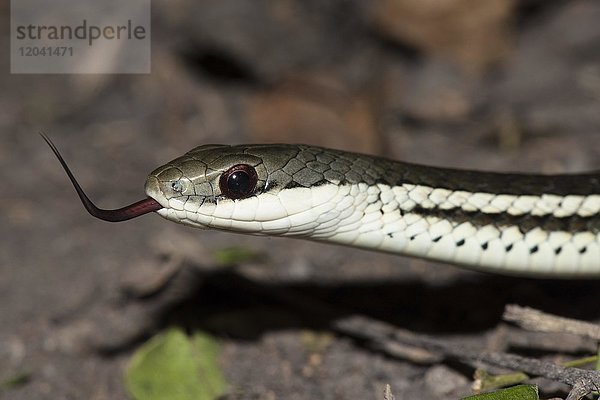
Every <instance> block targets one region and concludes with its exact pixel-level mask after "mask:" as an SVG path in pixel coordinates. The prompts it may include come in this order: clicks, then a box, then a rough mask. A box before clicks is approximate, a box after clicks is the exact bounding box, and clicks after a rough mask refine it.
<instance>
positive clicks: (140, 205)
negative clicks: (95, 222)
mask: <svg viewBox="0 0 600 400" xmlns="http://www.w3.org/2000/svg"><path fill="white" fill-rule="evenodd" d="M40 135H41V136H42V138H43V139H44V140H45V141H46V143H48V146H50V149H52V152H53V153H54V155H56V158H58V161H59V162H60V165H62V167H63V169H64V170H65V172H66V173H67V176H68V177H69V179H70V180H71V183H72V184H73V187H74V188H75V191H76V192H77V195H78V196H79V198H80V199H81V203H82V204H83V206H84V207H85V209H86V210H87V212H88V213H90V215H92V216H94V217H96V218H98V219H101V220H103V221H108V222H121V221H127V220H129V219H132V218H136V217H139V216H141V215H144V214H148V213H150V212H152V211H158V210H160V209H161V208H163V206H161V205H160V204H159V203H158V202H157V201H156V200H154V199H153V198H151V197H147V198H145V199H143V200H140V201H137V202H135V203H133V204H130V205H128V206H125V207H122V208H118V209H115V210H106V209H103V208H98V207H97V206H96V205H95V204H94V203H93V202H92V201H91V200H90V199H89V197H88V196H87V195H86V194H85V192H84V191H83V189H82V188H81V186H80V185H79V182H77V179H75V176H74V175H73V173H72V172H71V170H70V169H69V166H68V165H67V163H66V161H65V160H64V159H63V157H62V155H61V154H60V152H59V151H58V148H57V147H56V146H55V145H54V143H52V141H51V140H50V138H49V137H48V136H46V135H45V134H44V133H43V132H40Z"/></svg>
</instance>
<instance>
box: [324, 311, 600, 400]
mask: <svg viewBox="0 0 600 400" xmlns="http://www.w3.org/2000/svg"><path fill="white" fill-rule="evenodd" d="M335 325H336V328H337V329H339V330H342V331H346V332H347V333H349V334H355V335H356V334H357V335H358V336H359V337H363V338H366V339H370V340H372V341H373V342H374V343H376V344H377V345H378V347H381V348H389V347H391V346H390V342H392V343H394V342H396V341H398V342H400V343H402V344H404V345H408V346H416V347H422V348H424V349H426V350H428V351H430V352H432V353H434V354H438V355H440V356H444V357H448V358H454V359H458V360H462V361H465V362H468V363H475V364H477V363H480V362H483V363H485V364H488V365H493V366H496V367H502V368H508V369H511V370H516V371H522V372H524V373H526V374H528V375H533V376H541V377H544V378H548V379H552V380H555V381H558V382H562V383H566V384H568V385H570V386H573V393H572V394H569V397H568V399H569V400H573V399H578V398H581V397H577V396H580V394H581V393H585V394H589V393H591V392H592V391H594V390H596V389H597V388H598V387H600V372H598V371H590V370H583V369H579V368H568V367H561V366H559V365H556V364H554V363H551V362H546V361H540V360H537V359H533V358H527V357H521V356H518V355H514V354H508V353H495V352H486V351H482V350H479V349H472V348H469V347H465V346H462V345H460V344H457V343H453V342H452V341H445V340H440V339H434V338H430V337H427V336H424V335H415V334H411V333H410V332H407V331H404V330H400V329H396V328H394V327H392V326H390V325H388V324H385V323H382V322H379V321H374V320H371V319H368V318H365V317H362V316H353V317H349V318H345V319H343V320H340V321H337V322H336V324H335Z"/></svg>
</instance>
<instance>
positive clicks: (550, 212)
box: [42, 134, 600, 278]
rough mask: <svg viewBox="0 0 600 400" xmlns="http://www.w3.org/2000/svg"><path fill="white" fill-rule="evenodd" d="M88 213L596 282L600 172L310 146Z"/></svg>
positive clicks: (241, 159)
mask: <svg viewBox="0 0 600 400" xmlns="http://www.w3.org/2000/svg"><path fill="white" fill-rule="evenodd" d="M42 136H43V137H44V139H45V140H46V142H47V143H48V145H49V146H50V148H51V149H52V151H53V152H54V154H55V155H56V156H57V157H58V160H59V161H60V163H61V165H62V167H63V168H64V170H65V172H66V173H67V175H68V177H69V179H70V180H71V182H72V184H73V186H74V187H75V189H76V191H77V194H78V195H79V197H80V199H81V201H82V203H83V205H84V206H85V208H86V210H87V211H88V212H89V213H90V214H91V215H93V216H95V217H97V218H99V219H102V220H106V221H111V222H117V221H124V220H128V219H131V218H135V217H138V216H141V215H144V214H148V213H151V212H156V213H158V214H159V215H160V216H161V217H164V218H166V219H167V220H170V221H174V222H177V223H179V224H183V225H187V226H191V227H195V228H201V229H216V230H222V231H229V232H236V233H244V234H251V235H264V236H287V237H295V238H303V239H308V240H313V241H319V242H326V243H333V244H339V245H346V246H351V247H356V248H362V249H368V250H374V251H378V252H386V253H395V254H399V255H404V256H412V257H417V258H422V259H428V260H434V261H438V262H443V263H449V264H453V265H457V266H462V267H466V268H470V269H475V270H479V271H483V272H490V273H497V274H505V275H520V276H528V277H543V278H581V277H594V276H600V171H594V172H586V173H580V174H556V175H543V174H518V173H500V172H487V171H473V170H463V169H452V168H442V167H434V166H426V165H419V164H411V163H405V162H400V161H395V160H391V159H387V158H382V157H376V156H371V155H364V154H357V153H351V152H346V151H340V150H333V149H326V148H321V147H315V146H309V145H291V144H261V145H258V144H252V145H212V144H209V145H202V146H199V147H196V148H194V149H192V150H190V151H189V152H187V153H185V154H184V155H183V156H181V157H178V158H176V159H174V160H172V161H170V162H168V163H166V164H164V165H162V166H160V167H158V168H156V169H155V170H154V171H152V172H151V173H150V174H149V175H148V178H147V179H146V183H145V193H146V196H147V197H146V198H144V199H143V200H140V201H138V202H136V203H133V204H131V205H129V206H126V207H123V208H120V209H114V210H108V209H101V208H98V207H97V206H96V205H94V203H93V202H92V201H91V200H90V199H89V198H88V197H87V195H86V194H85V193H84V191H83V189H82V188H81V186H80V185H79V183H78V182H77V180H76V179H75V177H74V176H73V173H72V172H71V171H70V169H69V167H68V166H67V164H66V162H65V161H64V159H63V157H62V156H61V155H60V153H59V151H58V149H57V148H56V146H55V145H54V144H53V143H52V142H51V140H50V139H49V138H48V137H47V136H46V135H44V134H42Z"/></svg>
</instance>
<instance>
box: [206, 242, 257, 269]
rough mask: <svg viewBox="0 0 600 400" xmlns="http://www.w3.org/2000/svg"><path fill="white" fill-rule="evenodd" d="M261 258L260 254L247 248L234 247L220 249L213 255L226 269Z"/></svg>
mask: <svg viewBox="0 0 600 400" xmlns="http://www.w3.org/2000/svg"><path fill="white" fill-rule="evenodd" d="M258 257H259V254H258V253H256V252H255V251H254V250H252V249H248V248H246V247H240V246H233V247H226V248H223V249H218V250H216V251H215V252H214V253H213V258H214V260H215V262H216V263H217V264H218V265H220V266H224V267H228V266H231V265H236V264H240V263H243V262H246V261H252V260H255V259H257V258H258Z"/></svg>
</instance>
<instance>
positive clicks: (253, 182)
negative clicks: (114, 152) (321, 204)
mask: <svg viewBox="0 0 600 400" xmlns="http://www.w3.org/2000/svg"><path fill="white" fill-rule="evenodd" d="M297 154H298V148H297V147H295V146H289V145H254V146H224V145H204V146H200V147H197V148H195V149H193V150H191V151H190V152H188V153H186V154H184V155H183V156H181V157H179V158H176V159H175V160H173V161H171V162H169V163H167V164H165V165H163V166H161V167H159V168H157V169H156V170H154V171H153V172H152V173H151V174H150V175H149V176H148V179H147V180H146V194H147V195H148V196H149V197H151V198H153V199H155V200H156V201H157V202H158V203H160V205H161V206H162V209H160V210H158V214H160V215H161V216H163V217H164V218H167V219H169V220H171V221H175V222H178V223H181V224H184V225H189V226H193V227H196V228H212V229H222V230H231V231H237V232H244V233H252V234H277V233H279V232H280V231H281V230H282V229H283V230H285V229H287V228H289V226H290V220H289V218H288V217H289V216H290V212H292V211H294V210H290V207H289V204H290V203H291V202H290V201H286V198H285V196H286V194H290V193H291V195H292V196H294V197H296V199H295V201H294V202H293V203H291V204H295V205H296V207H295V208H298V206H297V205H300V207H305V208H306V209H307V210H308V209H310V208H311V207H312V206H313V198H312V195H311V193H310V190H309V189H307V192H308V193H307V194H308V196H307V198H306V199H302V198H297V197H299V193H301V192H302V191H301V190H295V191H293V192H290V191H289V190H287V189H286V188H287V187H288V186H290V185H294V184H295V181H294V179H293V175H294V174H293V173H291V172H290V168H291V166H290V165H289V164H290V160H292V159H294V157H295V156H296V155H297ZM292 164H293V163H292ZM286 170H287V171H288V172H286ZM288 197H289V196H288ZM300 197H301V196H300ZM286 204H287V206H286ZM286 227H287V228H286ZM270 228H273V229H275V231H273V230H271V229H270Z"/></svg>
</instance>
